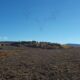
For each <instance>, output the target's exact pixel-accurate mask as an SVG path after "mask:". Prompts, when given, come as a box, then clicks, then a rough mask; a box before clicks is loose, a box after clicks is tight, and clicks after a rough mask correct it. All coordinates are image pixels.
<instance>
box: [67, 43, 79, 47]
mask: <svg viewBox="0 0 80 80" xmlns="http://www.w3.org/2000/svg"><path fill="white" fill-rule="evenodd" d="M66 45H67V46H71V47H80V44H72V43H69V44H66Z"/></svg>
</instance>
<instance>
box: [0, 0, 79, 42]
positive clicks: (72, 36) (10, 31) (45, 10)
mask: <svg viewBox="0 0 80 80" xmlns="http://www.w3.org/2000/svg"><path fill="white" fill-rule="evenodd" d="M0 40H13V41H14V40H37V41H51V42H58V43H80V0H0Z"/></svg>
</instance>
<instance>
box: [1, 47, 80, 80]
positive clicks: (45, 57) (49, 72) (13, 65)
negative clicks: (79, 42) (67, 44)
mask: <svg viewBox="0 0 80 80" xmlns="http://www.w3.org/2000/svg"><path fill="white" fill-rule="evenodd" d="M3 56H4V57H3ZM0 80H80V48H71V49H53V50H47V49H38V48H15V49H12V50H1V51H0Z"/></svg>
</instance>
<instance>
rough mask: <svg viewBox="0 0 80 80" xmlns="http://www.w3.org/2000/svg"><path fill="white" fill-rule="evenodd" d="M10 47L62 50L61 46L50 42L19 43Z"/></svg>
mask: <svg viewBox="0 0 80 80" xmlns="http://www.w3.org/2000/svg"><path fill="white" fill-rule="evenodd" d="M11 46H16V47H20V46H25V47H33V48H43V49H55V48H56V49H58V48H63V47H62V45H61V44H58V43H51V42H37V41H20V42H13V43H11Z"/></svg>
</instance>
